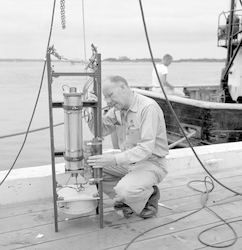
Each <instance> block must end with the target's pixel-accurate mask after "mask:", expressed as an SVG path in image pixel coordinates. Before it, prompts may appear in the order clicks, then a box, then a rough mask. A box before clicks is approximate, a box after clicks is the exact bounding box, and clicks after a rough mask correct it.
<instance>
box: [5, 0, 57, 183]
mask: <svg viewBox="0 0 242 250" xmlns="http://www.w3.org/2000/svg"><path fill="white" fill-rule="evenodd" d="M55 3H56V0H54V3H53V9H52V19H51V24H50V32H49V37H48V42H47V47H46V54H47V52H48V48H49V46H50V39H51V34H52V27H53V22H54V14H55ZM46 63H47V62H46V60H45V62H44V67H43V71H42V77H41V81H40V86H39V91H38V94H37V98H36V102H35V105H34V109H33V112H32V115H31V118H30V121H29V125H28V128H27V131H26V135H25V138H24V141H23V143H22V146H21V148H20V150H19V152H18V154H17V156H16V158H15V160H14V162H13V164H12V166H11V168H10V169H9V171H8V173H7V174H6V176H5V177H4V178H3V180H2V181H1V183H0V186H1V185H2V184H3V182H4V181H5V180H6V178H7V177H8V175H9V174H10V172H11V171H12V169H13V168H14V166H15V163H16V162H17V160H18V158H19V156H20V154H21V152H22V150H23V148H24V145H25V142H26V140H27V137H28V133H29V130H30V126H31V124H32V121H33V118H34V114H35V111H36V108H37V104H38V101H39V97H40V92H41V89H42V85H43V80H44V75H45V68H46Z"/></svg>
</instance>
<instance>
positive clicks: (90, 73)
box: [52, 72, 97, 77]
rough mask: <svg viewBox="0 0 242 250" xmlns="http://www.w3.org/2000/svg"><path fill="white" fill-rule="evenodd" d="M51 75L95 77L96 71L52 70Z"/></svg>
mask: <svg viewBox="0 0 242 250" xmlns="http://www.w3.org/2000/svg"><path fill="white" fill-rule="evenodd" d="M52 76H53V77H59V76H90V77H96V76H97V72H53V73H52Z"/></svg>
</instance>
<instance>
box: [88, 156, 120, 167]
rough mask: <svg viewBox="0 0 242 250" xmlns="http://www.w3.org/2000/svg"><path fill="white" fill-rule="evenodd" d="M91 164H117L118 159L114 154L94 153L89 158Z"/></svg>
mask: <svg viewBox="0 0 242 250" xmlns="http://www.w3.org/2000/svg"><path fill="white" fill-rule="evenodd" d="M87 163H88V165H89V166H93V167H95V166H103V167H109V166H113V165H116V160H115V157H114V155H113V154H103V155H93V156H90V157H89V158H88V160H87Z"/></svg>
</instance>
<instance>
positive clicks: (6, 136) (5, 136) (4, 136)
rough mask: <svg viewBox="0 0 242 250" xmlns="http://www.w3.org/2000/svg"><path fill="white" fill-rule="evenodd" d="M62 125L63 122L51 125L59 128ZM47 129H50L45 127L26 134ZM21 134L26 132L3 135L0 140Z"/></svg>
mask: <svg viewBox="0 0 242 250" xmlns="http://www.w3.org/2000/svg"><path fill="white" fill-rule="evenodd" d="M63 124H64V122H61V123H57V124H55V125H53V127H57V126H60V125H63ZM48 128H50V127H49V126H47V127H42V128H37V129H32V130H29V131H28V133H33V132H38V131H41V130H45V129H48ZM23 134H26V132H19V133H15V134H9V135H3V136H0V139H4V138H8V137H14V136H18V135H23Z"/></svg>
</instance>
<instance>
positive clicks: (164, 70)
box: [152, 54, 185, 97]
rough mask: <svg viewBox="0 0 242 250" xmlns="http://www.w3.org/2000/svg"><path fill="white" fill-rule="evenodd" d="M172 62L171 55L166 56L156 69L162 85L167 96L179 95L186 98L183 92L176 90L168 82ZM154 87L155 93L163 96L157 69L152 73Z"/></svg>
mask: <svg viewBox="0 0 242 250" xmlns="http://www.w3.org/2000/svg"><path fill="white" fill-rule="evenodd" d="M172 60H173V58H172V56H171V55H169V54H166V55H164V57H163V59H162V62H161V63H159V64H156V68H157V71H158V75H159V78H160V81H161V84H162V86H163V88H164V90H165V92H166V94H167V95H178V96H182V97H185V94H184V93H183V92H182V91H180V90H178V89H175V86H174V85H172V84H170V83H169V82H168V81H167V75H168V66H169V65H170V64H171V62H172ZM152 86H153V88H152V91H153V92H157V93H162V94H163V91H162V89H161V86H160V83H159V80H158V78H157V75H156V72H155V69H153V72H152Z"/></svg>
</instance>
